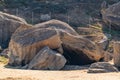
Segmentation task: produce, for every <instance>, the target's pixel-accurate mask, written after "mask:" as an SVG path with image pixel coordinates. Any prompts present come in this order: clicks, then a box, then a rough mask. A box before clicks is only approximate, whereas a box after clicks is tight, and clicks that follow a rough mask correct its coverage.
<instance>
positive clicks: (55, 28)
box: [9, 20, 103, 66]
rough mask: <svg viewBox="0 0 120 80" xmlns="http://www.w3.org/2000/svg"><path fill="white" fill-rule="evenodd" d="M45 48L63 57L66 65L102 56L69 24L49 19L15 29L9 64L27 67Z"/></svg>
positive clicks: (10, 46)
mask: <svg viewBox="0 0 120 80" xmlns="http://www.w3.org/2000/svg"><path fill="white" fill-rule="evenodd" d="M21 29H22V30H21ZM45 46H48V47H49V48H50V49H52V50H55V51H57V52H59V53H60V54H63V55H64V56H65V58H66V59H67V63H68V64H78V65H81V64H88V63H91V62H94V61H99V60H100V59H101V58H102V57H103V54H102V53H101V52H100V50H99V48H98V47H97V46H96V45H95V43H94V42H92V41H90V40H88V39H86V38H83V37H81V36H79V35H78V34H77V33H76V32H75V30H74V29H73V28H71V27H70V26H69V25H68V24H66V23H63V22H61V21H58V20H51V21H48V22H45V23H41V24H38V25H35V26H34V27H30V28H29V27H28V28H19V29H17V30H16V32H15V34H13V36H12V38H11V41H10V44H9V51H10V61H9V64H10V65H15V66H24V65H26V64H29V63H30V62H31V60H32V59H33V58H34V57H35V56H36V55H37V53H38V52H39V51H40V50H41V49H42V48H43V47H45Z"/></svg>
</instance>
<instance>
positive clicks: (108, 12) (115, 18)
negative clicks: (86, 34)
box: [102, 1, 120, 30]
mask: <svg viewBox="0 0 120 80" xmlns="http://www.w3.org/2000/svg"><path fill="white" fill-rule="evenodd" d="M119 13H120V1H119V2H118V3H115V4H113V5H111V6H109V7H108V8H107V9H105V10H102V17H103V20H104V21H105V22H106V23H109V25H111V28H112V29H114V30H120V14H119Z"/></svg>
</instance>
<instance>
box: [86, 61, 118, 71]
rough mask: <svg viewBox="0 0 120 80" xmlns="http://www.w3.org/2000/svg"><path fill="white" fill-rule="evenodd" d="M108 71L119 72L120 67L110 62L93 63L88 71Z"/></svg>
mask: <svg viewBox="0 0 120 80" xmlns="http://www.w3.org/2000/svg"><path fill="white" fill-rule="evenodd" d="M107 72H118V69H117V68H116V67H114V66H113V65H111V64H110V63H108V62H97V63H93V64H91V66H90V67H89V69H88V73H107Z"/></svg>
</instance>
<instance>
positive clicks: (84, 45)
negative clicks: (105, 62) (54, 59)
mask: <svg viewBox="0 0 120 80" xmlns="http://www.w3.org/2000/svg"><path fill="white" fill-rule="evenodd" d="M61 41H62V45H63V49H64V54H63V55H64V56H65V57H66V59H67V60H68V63H69V64H72V65H84V64H89V63H92V62H94V61H99V60H100V59H101V58H102V57H103V54H102V53H101V52H102V51H100V50H99V47H97V46H96V45H95V43H94V42H92V41H90V40H88V39H86V38H83V37H82V36H73V35H71V34H69V33H66V32H63V33H61Z"/></svg>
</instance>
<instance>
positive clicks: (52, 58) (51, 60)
mask: <svg viewBox="0 0 120 80" xmlns="http://www.w3.org/2000/svg"><path fill="white" fill-rule="evenodd" d="M65 63H66V59H65V58H64V56H62V55H61V54H59V53H57V52H55V51H53V50H51V49H50V48H49V47H44V48H43V49H41V50H40V51H39V52H38V53H37V54H36V56H35V57H34V58H33V59H32V60H31V62H30V63H29V64H28V69H42V70H43V69H49V70H60V69H62V68H63V67H64V65H65Z"/></svg>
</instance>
